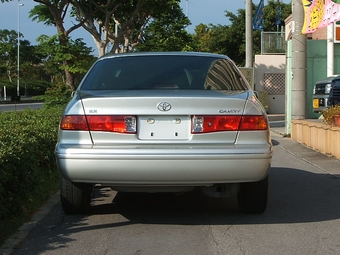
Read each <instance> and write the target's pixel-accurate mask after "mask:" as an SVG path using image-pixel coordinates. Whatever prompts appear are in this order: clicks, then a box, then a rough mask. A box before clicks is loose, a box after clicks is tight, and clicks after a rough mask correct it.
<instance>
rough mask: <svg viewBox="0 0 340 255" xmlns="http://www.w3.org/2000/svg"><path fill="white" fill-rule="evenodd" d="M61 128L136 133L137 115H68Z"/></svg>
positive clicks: (63, 119) (64, 118)
mask: <svg viewBox="0 0 340 255" xmlns="http://www.w3.org/2000/svg"><path fill="white" fill-rule="evenodd" d="M60 129H62V130H85V131H104V132H117V133H132V134H134V133H136V130H137V129H136V117H134V116H115V115H90V116H83V115H67V116H64V117H63V118H62V121H61V124H60Z"/></svg>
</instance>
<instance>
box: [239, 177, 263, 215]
mask: <svg viewBox="0 0 340 255" xmlns="http://www.w3.org/2000/svg"><path fill="white" fill-rule="evenodd" d="M267 199H268V176H267V177H266V178H265V179H263V180H261V181H258V182H247V183H241V188H240V191H239V193H238V195H237V200H238V206H239V209H240V211H241V212H243V213H249V214H260V213H263V212H264V211H265V210H266V207H267Z"/></svg>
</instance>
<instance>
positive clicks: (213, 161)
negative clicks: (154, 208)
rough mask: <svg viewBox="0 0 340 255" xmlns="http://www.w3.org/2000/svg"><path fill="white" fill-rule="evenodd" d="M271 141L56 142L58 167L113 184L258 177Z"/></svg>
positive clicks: (73, 177) (75, 176)
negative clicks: (177, 144) (171, 144)
mask: <svg viewBox="0 0 340 255" xmlns="http://www.w3.org/2000/svg"><path fill="white" fill-rule="evenodd" d="M272 153H273V152H272V146H271V145H269V144H268V145H262V146H258V145H257V146H254V145H252V146H244V145H243V146H232V147H230V148H225V147H220V148H216V147H211V148H210V147H203V148H195V149H194V148H172V149H168V148H167V149H162V148H151V147H150V148H126V149H122V148H116V149H114V148H90V147H88V148H87V146H61V145H58V146H57V147H56V152H55V155H56V158H57V163H58V167H59V170H60V172H61V174H62V175H63V176H64V178H66V179H68V180H70V181H72V182H87V183H93V184H107V185H116V186H119V185H121V186H150V185H151V186H168V185H173V186H205V185H212V184H215V183H240V182H251V181H259V180H261V179H263V178H265V177H266V176H267V175H268V171H269V168H270V162H271V157H272Z"/></svg>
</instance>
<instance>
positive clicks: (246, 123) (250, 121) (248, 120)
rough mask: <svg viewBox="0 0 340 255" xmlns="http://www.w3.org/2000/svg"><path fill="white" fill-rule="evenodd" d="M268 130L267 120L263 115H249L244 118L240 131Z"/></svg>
mask: <svg viewBox="0 0 340 255" xmlns="http://www.w3.org/2000/svg"><path fill="white" fill-rule="evenodd" d="M266 129H268V122H267V118H266V117H265V116H263V115H256V116H253V115H248V116H243V117H242V121H241V125H240V131H245V130H266Z"/></svg>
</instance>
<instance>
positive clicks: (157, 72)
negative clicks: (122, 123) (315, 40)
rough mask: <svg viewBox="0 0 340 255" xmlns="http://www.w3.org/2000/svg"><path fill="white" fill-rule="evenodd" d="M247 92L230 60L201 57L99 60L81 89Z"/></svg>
mask: <svg viewBox="0 0 340 255" xmlns="http://www.w3.org/2000/svg"><path fill="white" fill-rule="evenodd" d="M141 89H143V90H145V89H176V90H246V89H248V84H247V82H246V81H245V80H244V78H243V76H242V75H241V73H240V72H239V71H238V69H237V67H236V66H235V65H234V64H233V63H232V61H230V60H228V59H219V58H214V57H199V56H173V55H168V56H158V55H153V56H124V57H113V58H106V59H102V60H100V61H98V62H97V63H96V64H95V65H94V66H93V68H92V69H91V70H90V72H89V73H88V75H87V76H86V78H85V80H84V81H83V83H82V85H81V90H141Z"/></svg>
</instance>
